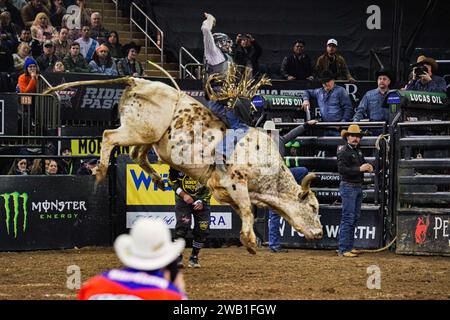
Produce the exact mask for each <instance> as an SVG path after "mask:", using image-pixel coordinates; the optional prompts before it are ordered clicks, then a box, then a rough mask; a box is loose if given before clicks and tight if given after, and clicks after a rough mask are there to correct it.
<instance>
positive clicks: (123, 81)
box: [44, 77, 134, 94]
mask: <svg viewBox="0 0 450 320" xmlns="http://www.w3.org/2000/svg"><path fill="white" fill-rule="evenodd" d="M91 84H127V85H133V84H134V79H133V78H132V77H123V78H118V79H110V80H87V81H74V82H68V83H64V84H61V85H59V86H56V87H52V88H48V89H47V90H45V92H44V94H50V93H52V92H55V91H59V90H64V89H66V88H72V87H79V86H86V85H91Z"/></svg>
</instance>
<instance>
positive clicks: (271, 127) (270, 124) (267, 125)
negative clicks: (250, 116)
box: [263, 120, 276, 130]
mask: <svg viewBox="0 0 450 320" xmlns="http://www.w3.org/2000/svg"><path fill="white" fill-rule="evenodd" d="M263 129H264V130H276V128H275V122H273V121H272V120H267V121H266V122H264V126H263Z"/></svg>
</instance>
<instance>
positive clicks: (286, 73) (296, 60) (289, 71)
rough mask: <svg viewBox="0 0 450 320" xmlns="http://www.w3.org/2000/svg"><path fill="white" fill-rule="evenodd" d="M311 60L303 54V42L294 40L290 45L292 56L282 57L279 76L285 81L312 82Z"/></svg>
mask: <svg viewBox="0 0 450 320" xmlns="http://www.w3.org/2000/svg"><path fill="white" fill-rule="evenodd" d="M312 74H313V69H312V64H311V58H310V57H309V56H308V55H307V54H306V53H305V41H303V40H296V41H294V43H293V44H292V54H291V55H290V56H287V57H284V59H283V62H282V63H281V75H282V76H283V78H284V79H286V80H313V76H312Z"/></svg>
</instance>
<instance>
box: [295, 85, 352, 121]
mask: <svg viewBox="0 0 450 320" xmlns="http://www.w3.org/2000/svg"><path fill="white" fill-rule="evenodd" d="M311 97H313V98H316V99H317V104H318V105H319V108H320V114H321V116H322V121H325V122H346V121H350V120H351V119H352V116H353V106H352V103H351V101H350V97H349V95H348V93H347V91H345V89H344V88H342V87H339V86H336V85H335V86H334V88H333V89H331V90H330V91H329V92H326V91H325V89H324V88H318V89H309V90H305V96H304V99H305V100H310V99H311Z"/></svg>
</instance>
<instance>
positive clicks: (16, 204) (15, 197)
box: [0, 192, 28, 238]
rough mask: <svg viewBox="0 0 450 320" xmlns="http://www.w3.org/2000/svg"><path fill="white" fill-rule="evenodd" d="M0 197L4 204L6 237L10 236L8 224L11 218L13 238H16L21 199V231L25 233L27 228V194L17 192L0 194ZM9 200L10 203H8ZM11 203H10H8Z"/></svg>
mask: <svg viewBox="0 0 450 320" xmlns="http://www.w3.org/2000/svg"><path fill="white" fill-rule="evenodd" d="M0 197H2V198H3V200H4V202H5V222H6V232H7V233H8V235H9V234H10V224H11V218H12V223H13V226H14V238H17V223H18V220H19V214H20V211H21V210H20V199H22V210H23V225H22V230H23V232H25V230H26V228H27V215H28V212H27V203H28V194H27V193H22V194H20V193H19V192H13V193H3V194H0ZM10 199H11V201H10ZM10 202H11V203H10ZM11 204H12V205H13V208H14V216H12V217H11V208H10V206H11Z"/></svg>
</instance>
